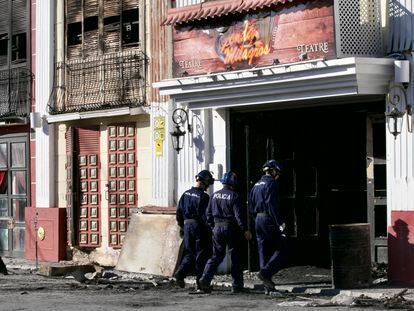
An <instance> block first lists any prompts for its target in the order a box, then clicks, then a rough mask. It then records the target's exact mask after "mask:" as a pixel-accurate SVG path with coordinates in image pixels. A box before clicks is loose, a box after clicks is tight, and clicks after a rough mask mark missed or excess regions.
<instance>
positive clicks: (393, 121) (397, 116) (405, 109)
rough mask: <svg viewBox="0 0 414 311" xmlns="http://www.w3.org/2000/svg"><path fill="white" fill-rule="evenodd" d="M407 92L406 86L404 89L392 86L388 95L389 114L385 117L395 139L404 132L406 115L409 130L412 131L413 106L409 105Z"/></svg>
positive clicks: (399, 86)
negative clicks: (403, 126)
mask: <svg viewBox="0 0 414 311" xmlns="http://www.w3.org/2000/svg"><path fill="white" fill-rule="evenodd" d="M397 90H398V91H397ZM397 92H398V94H397ZM406 92H407V91H406V87H405V85H404V87H403V86H401V85H392V86H391V87H390V90H389V92H388V94H387V102H388V104H389V112H386V113H385V116H386V118H387V125H388V131H389V132H390V133H391V134H392V135H394V138H395V139H396V138H397V136H398V135H399V134H400V133H401V131H402V125H403V118H404V116H405V114H407V129H408V131H409V132H411V131H412V130H411V124H410V123H411V120H410V117H411V105H410V104H408V103H407V93H406ZM401 95H402V96H403V100H401Z"/></svg>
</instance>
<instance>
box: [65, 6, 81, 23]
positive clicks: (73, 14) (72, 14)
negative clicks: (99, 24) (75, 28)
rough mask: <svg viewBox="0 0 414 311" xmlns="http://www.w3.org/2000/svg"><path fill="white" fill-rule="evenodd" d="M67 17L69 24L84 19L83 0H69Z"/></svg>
mask: <svg viewBox="0 0 414 311" xmlns="http://www.w3.org/2000/svg"><path fill="white" fill-rule="evenodd" d="M66 17H67V23H68V24H71V23H75V22H81V21H82V0H67V2H66Z"/></svg>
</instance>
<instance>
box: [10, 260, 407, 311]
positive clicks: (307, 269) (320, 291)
mask: <svg viewBox="0 0 414 311" xmlns="http://www.w3.org/2000/svg"><path fill="white" fill-rule="evenodd" d="M3 261H4V263H5V264H6V267H7V269H8V270H9V271H11V272H12V271H13V270H25V271H30V273H39V274H42V275H46V276H50V277H54V276H64V275H65V274H67V275H73V271H76V270H78V271H79V270H81V271H83V272H84V273H87V272H91V271H93V270H95V271H97V270H98V269H105V272H106V273H112V274H113V275H116V276H117V277H118V280H119V281H122V280H125V281H128V280H129V281H130V280H131V279H137V278H138V279H147V280H148V279H150V280H151V279H153V276H150V275H146V274H138V273H130V272H123V271H117V270H113V269H108V268H99V267H98V266H94V265H93V264H90V265H85V264H82V265H78V264H77V263H75V262H59V263H49V262H37V263H36V262H35V261H30V260H26V259H22V258H8V257H3ZM92 268H93V269H92ZM101 272H102V271H101ZM155 277H158V278H159V277H160V276H155ZM75 278H76V277H75ZM161 278H163V279H164V280H165V279H171V278H168V277H162V276H161ZM244 280H245V287H246V288H249V289H254V290H261V289H263V285H262V284H261V282H260V280H259V279H258V278H257V272H247V271H245V273H244ZM273 281H274V282H275V283H276V290H277V291H279V292H281V293H289V294H295V295H298V296H301V295H302V296H309V297H312V296H314V297H320V296H322V297H335V296H338V295H339V296H344V297H365V298H369V299H376V300H384V299H392V298H395V297H399V296H404V299H405V300H407V301H410V302H412V303H413V304H414V288H407V287H402V286H391V285H390V284H388V282H387V279H386V275H385V271H383V273H382V275H381V273H379V274H378V275H376V276H374V278H373V284H372V285H371V286H370V287H368V288H357V289H338V288H333V286H332V278H331V270H330V269H327V268H319V267H313V266H295V267H289V268H286V269H283V270H281V271H279V272H278V273H277V274H276V275H275V276H274V278H273ZM186 283H187V284H188V285H192V286H193V285H194V284H195V279H194V277H191V276H190V277H187V278H186ZM213 285H214V286H215V287H231V276H230V275H226V274H222V275H216V277H215V278H214V281H213Z"/></svg>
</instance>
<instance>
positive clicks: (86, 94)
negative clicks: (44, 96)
mask: <svg viewBox="0 0 414 311" xmlns="http://www.w3.org/2000/svg"><path fill="white" fill-rule="evenodd" d="M146 63H147V57H146V56H145V54H144V53H143V52H142V51H141V50H133V51H131V50H129V51H126V52H121V53H112V54H105V55H102V56H99V57H91V58H87V59H76V60H70V61H66V62H61V63H58V64H57V65H56V81H57V83H56V86H55V87H54V90H53V92H52V96H51V99H50V102H49V112H50V114H59V113H69V112H82V111H92V110H103V109H109V108H114V107H122V106H129V107H137V106H143V105H145V95H146V94H145V90H146V78H145V65H146Z"/></svg>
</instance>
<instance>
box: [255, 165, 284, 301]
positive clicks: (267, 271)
mask: <svg viewBox="0 0 414 311" xmlns="http://www.w3.org/2000/svg"><path fill="white" fill-rule="evenodd" d="M262 168H263V172H264V173H265V174H264V175H263V176H262V178H261V179H260V180H259V181H258V182H257V183H256V184H255V185H254V186H253V188H252V190H251V192H250V197H249V207H250V213H251V214H252V215H253V217H254V218H255V229H256V236H257V246H258V251H259V261H260V272H259V274H258V277H259V279H260V280H261V281H262V282H263V284H264V286H265V289H266V292H267V293H268V292H269V291H273V290H274V287H275V284H274V283H273V281H272V276H273V275H274V274H275V273H276V272H278V271H279V270H280V269H282V268H283V266H284V264H285V261H286V237H285V236H284V235H283V228H284V223H283V221H282V218H281V216H280V214H279V193H278V188H279V180H278V178H279V175H280V171H281V169H280V166H279V164H278V163H277V162H276V161H275V160H268V161H266V163H265V164H264V165H263V167H262Z"/></svg>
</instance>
